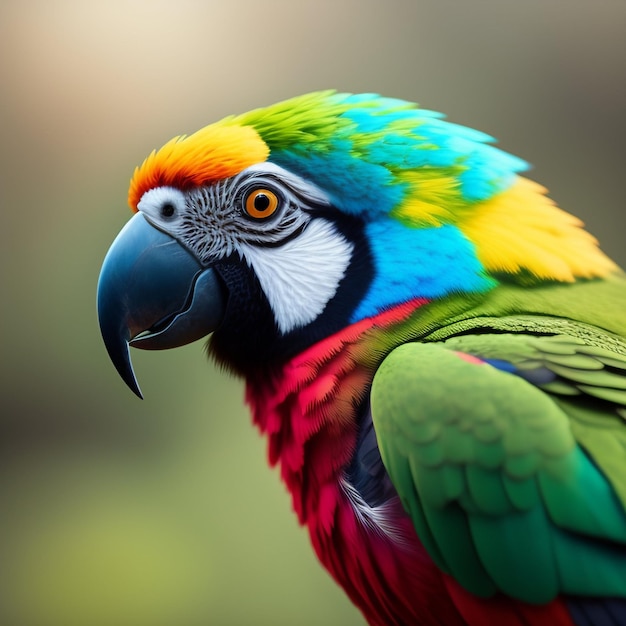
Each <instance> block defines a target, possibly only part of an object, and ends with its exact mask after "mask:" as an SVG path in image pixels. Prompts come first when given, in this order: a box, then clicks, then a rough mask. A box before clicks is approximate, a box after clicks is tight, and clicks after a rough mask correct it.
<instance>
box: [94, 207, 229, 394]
mask: <svg viewBox="0 0 626 626" xmlns="http://www.w3.org/2000/svg"><path fill="white" fill-rule="evenodd" d="M224 308H225V296H224V293H223V288H222V285H221V284H220V282H219V280H218V278H217V276H216V274H215V272H214V270H212V269H211V268H205V267H203V266H202V265H200V263H199V262H198V261H197V260H196V258H195V257H194V256H193V255H192V254H191V253H190V252H188V251H187V250H186V249H185V248H184V247H183V246H182V245H181V244H179V243H178V242H177V241H176V240H175V239H174V238H173V237H171V236H170V235H168V234H166V233H164V232H162V231H160V230H158V229H157V228H155V227H154V226H152V225H151V224H150V223H149V222H148V221H147V220H146V219H145V217H144V216H143V215H142V214H141V213H137V214H136V215H134V216H133V217H132V219H131V220H130V221H129V222H128V223H127V224H126V226H125V227H124V228H123V229H122V231H121V232H120V234H119V235H118V236H117V238H116V239H115V241H114V242H113V244H112V245H111V248H110V249H109V251H108V253H107V255H106V257H105V259H104V263H103V264H102V270H101V271H100V278H99V280H98V319H99V321H100V330H101V332H102V338H103V339H104V343H105V345H106V348H107V351H108V353H109V356H110V357H111V360H112V361H113V364H114V365H115V367H116V368H117V371H118V372H119V374H120V376H121V377H122V379H123V380H124V382H125V383H126V384H127V385H128V386H129V387H130V388H131V390H132V391H134V392H135V393H136V394H137V395H138V396H139V397H140V398H141V397H143V396H142V395H141V391H140V389H139V385H138V384H137V379H136V377H135V373H134V371H133V367H132V364H131V361H130V351H129V345H132V346H134V347H137V348H144V349H147V350H161V349H166V348H173V347H176V346H182V345H185V344H187V343H191V342H192V341H195V340H196V339H200V338H201V337H204V336H205V335H208V334H209V333H211V332H212V331H213V330H215V328H217V326H218V325H219V323H220V321H221V319H222V316H223V314H224Z"/></svg>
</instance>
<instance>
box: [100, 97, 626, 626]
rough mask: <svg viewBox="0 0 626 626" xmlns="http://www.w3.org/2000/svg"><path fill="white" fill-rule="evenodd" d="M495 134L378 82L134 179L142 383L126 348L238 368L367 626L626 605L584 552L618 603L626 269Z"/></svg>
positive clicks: (131, 304) (108, 337) (234, 134)
mask: <svg viewBox="0 0 626 626" xmlns="http://www.w3.org/2000/svg"><path fill="white" fill-rule="evenodd" d="M491 141H492V140H491V139H490V138H489V137H488V136H486V135H484V134H483V133H479V132H477V131H473V130H470V129H467V128H463V127H459V126H455V125H454V124H450V123H448V122H446V121H444V120H443V119H442V117H441V116H440V115H439V114H436V113H433V112H430V111H425V110H422V109H419V108H418V107H417V106H416V105H413V104H411V103H407V102H403V101H400V100H392V99H387V98H381V97H379V96H374V95H370V94H365V95H351V94H339V93H334V92H320V93H314V94H309V95H306V96H302V97H299V98H295V99H293V100H290V101H286V102H282V103H278V104H276V105H273V106H271V107H268V108H266V109H259V110H256V111H252V112H250V113H246V114H243V115H239V116H236V117H230V118H226V119H225V120H222V121H221V122H218V123H216V124H212V125H210V126H207V127H205V128H203V129H201V130H200V131H198V132H197V133H195V134H193V135H190V136H188V137H184V136H183V137H177V138H175V139H173V140H171V141H170V142H168V143H167V144H165V145H164V146H163V147H162V148H161V149H160V150H158V151H154V152H153V153H152V154H150V155H149V156H148V158H147V159H146V160H145V161H144V163H143V164H142V165H141V166H140V167H139V168H137V170H136V171H135V174H134V176H133V178H132V181H131V186H130V191H129V204H130V206H131V209H132V210H133V211H134V212H135V216H134V217H133V218H132V219H131V220H130V221H129V223H128V224H127V225H126V227H125V228H124V229H123V230H122V232H121V233H120V235H119V236H118V238H117V239H116V240H115V242H114V243H113V245H112V246H111V249H110V250H109V253H108V254H107V257H106V259H105V262H104V265H103V268H102V272H101V275H100V281H99V285H98V314H99V318H100V326H101V329H102V334H103V338H104V341H105V344H106V346H107V349H108V351H109V354H110V356H111V359H112V361H113V363H114V364H115V366H116V367H117V369H118V371H119V373H120V375H121V376H122V378H123V379H124V380H125V382H126V383H127V384H128V385H129V387H130V388H131V389H132V390H133V391H134V392H135V393H137V394H138V395H141V392H140V391H139V387H138V385H137V381H136V379H135V376H134V372H133V369H132V366H131V363H130V356H129V346H134V347H138V348H144V349H164V348H171V347H175V346H177V345H183V344H185V343H189V342H191V341H195V340H196V339H199V338H201V337H204V336H207V335H210V339H209V352H210V353H211V355H212V356H213V357H214V358H215V359H217V360H218V361H219V362H220V363H222V364H223V365H224V366H226V367H227V368H228V369H230V370H231V371H233V372H235V373H236V374H238V375H240V376H243V377H244V378H245V380H246V389H247V392H246V399H247V402H248V404H249V405H250V407H251V409H252V414H253V420H254V422H255V423H256V425H257V426H258V427H259V428H260V430H261V431H262V432H264V433H266V434H267V436H268V440H269V458H270V462H271V463H272V464H275V463H280V467H281V475H282V478H283V480H284V481H285V483H286V485H287V487H288V488H289V490H290V492H291V494H292V499H293V506H294V509H295V511H296V513H297V514H298V517H299V520H300V522H301V523H303V524H306V525H307V526H308V528H309V532H310V536H311V540H312V543H313V545H314V548H315V550H316V552H317V554H318V556H319V558H320V560H321V561H322V562H323V564H324V565H325V566H326V568H327V569H328V570H329V571H330V573H331V574H332V575H333V576H334V577H335V579H336V580H337V581H338V582H339V584H341V585H342V586H343V587H344V589H345V590H346V592H347V593H348V594H349V596H350V597H351V599H352V600H353V601H354V602H355V603H356V604H357V605H358V606H359V607H360V608H361V610H362V611H363V613H364V614H365V616H366V617H367V619H368V621H369V622H370V623H371V624H377V625H380V626H383V625H388V624H398V625H399V624H423V625H426V626H430V625H433V626H434V625H435V624H441V623H444V624H446V625H458V626H463V625H466V624H471V626H479V625H481V626H482V625H483V624H486V623H493V624H519V625H522V624H528V623H533V624H539V625H540V626H547V625H548V624H550V626H554V625H555V624H556V625H560V626H572V624H573V623H574V622H573V621H572V620H573V617H572V616H574V615H575V614H576V613H575V612H576V611H578V612H579V613H580V614H579V617H580V615H582V616H583V617H582V618H580V619H579V621H577V622H576V623H577V624H580V625H581V626H582V625H583V624H585V625H586V624H588V623H589V622H588V621H585V619H586V618H585V619H583V618H584V617H585V615H592V614H595V613H594V612H595V611H600V612H601V611H603V610H605V609H607V610H608V609H610V610H611V611H613V613H614V615H618V614H619V615H622V617H623V618H624V619H625V620H626V604H624V602H622V600H616V601H615V602H614V603H613V604H611V603H609V604H606V603H602V602H600V600H598V602H597V603H596V600H595V599H592V600H589V601H588V599H587V598H586V597H584V596H586V594H587V589H588V588H589V586H590V584H591V582H590V581H591V578H592V577H590V576H589V575H588V571H589V568H590V567H591V569H593V570H594V571H595V570H597V571H599V572H601V573H602V575H601V576H598V581H600V582H597V581H596V582H595V583H594V584H595V585H596V586H597V588H596V587H594V589H595V591H594V594H595V595H596V596H597V595H600V594H602V593H603V592H604V590H605V589H607V588H608V589H609V591H610V593H608V595H609V596H610V595H613V596H620V595H626V590H624V592H623V593H622V588H623V581H624V580H626V569H624V562H623V561H622V560H620V559H619V557H618V556H615V555H616V554H617V555H619V554H620V552H619V549H621V550H623V549H624V548H623V546H621V547H620V548H619V549H616V550H612V551H611V550H607V549H606V546H605V544H604V543H601V544H600V545H596V543H597V540H598V537H600V538H601V539H602V541H604V540H605V539H606V541H607V542H608V541H614V540H615V538H616V537H618V539H619V541H621V540H622V533H623V537H624V538H626V512H625V510H624V509H623V507H622V508H620V506H621V505H619V506H618V505H616V502H617V499H616V498H617V496H616V493H618V492H619V493H623V494H626V483H624V482H623V475H624V473H623V471H622V470H620V469H618V468H619V467H620V466H619V463H616V462H614V460H613V459H611V458H609V459H608V460H606V461H605V460H604V459H603V458H602V454H603V451H604V450H607V449H619V450H623V448H624V447H626V441H625V440H623V424H622V421H619V420H621V419H622V418H623V416H624V415H626V395H625V394H624V392H623V389H624V387H623V372H622V370H623V371H626V344H624V345H622V344H623V342H622V339H621V338H620V337H621V336H624V335H626V328H624V325H623V316H619V319H617V318H618V316H616V315H613V316H612V315H611V312H612V311H620V312H621V311H623V308H624V306H626V303H625V302H624V297H623V289H622V285H623V282H622V281H623V278H621V277H620V276H617V273H618V270H617V268H616V267H615V265H614V264H613V263H612V262H611V261H610V260H609V259H608V258H607V257H606V256H605V255H604V254H603V253H602V252H601V251H600V250H599V249H598V248H597V245H596V241H595V239H594V238H593V237H592V236H591V235H589V234H588V233H586V232H585V231H584V230H583V229H582V228H581V226H582V225H581V223H580V222H579V221H578V220H576V219H575V218H573V217H572V216H570V215H568V214H567V213H565V212H563V211H561V210H560V209H558V208H557V207H556V206H555V205H554V204H553V203H552V202H551V201H550V200H549V199H548V198H547V197H546V196H545V190H544V189H543V188H542V187H540V186H539V185H537V184H535V183H533V182H531V181H529V180H527V179H525V178H523V177H521V176H520V175H519V173H520V172H521V171H523V170H524V169H525V168H526V167H527V166H526V164H525V163H524V162H523V161H521V160H520V159H517V158H515V157H513V156H510V155H508V154H506V153H504V152H502V151H500V150H498V149H497V148H495V147H494V146H493V145H491ZM613 273H616V276H614V277H612V276H610V275H612V274H613ZM552 335H556V336H557V337H556V340H555V341H552V340H551V339H552V338H551V336H552ZM511 336H513V339H511ZM528 337H531V338H533V340H535V339H537V338H539V339H538V340H537V341H535V343H532V342H530V343H529V342H527V338H528ZM546 338H547V339H546ZM605 348H606V349H605ZM604 370H608V371H604ZM450 371H458V372H459V374H458V376H456V375H455V376H452V377H450V376H449V375H448V372H450ZM485 372H486V374H485ZM381 380H382V381H383V382H382V383H381V382H380V381H381ZM492 380H493V381H495V382H493V383H492V382H491V381H492ZM377 381H378V382H377ZM397 381H405V382H402V383H399V384H398V383H397ZM423 381H431V382H428V383H424V382H423ZM477 390H478V392H477ZM492 391H493V392H492ZM496 392H497V393H496ZM509 394H510V396H509ZM550 394H553V395H554V394H556V395H559V394H560V395H561V397H560V399H559V400H553V399H552V397H551V395H550ZM579 397H580V398H582V399H580V400H578V398H579ZM572 398H575V400H576V402H578V404H576V405H575V406H573V407H570V406H569V405H568V402H570V403H571V401H572V400H571V399H572ZM596 405H597V406H598V407H599V408H598V414H600V415H601V418H602V428H601V429H595V430H597V431H598V432H599V431H600V430H601V433H600V434H599V435H598V436H597V437H595V433H594V426H590V424H592V422H593V420H595V419H596V415H595V413H590V411H592V410H593V411H595V410H596ZM528 407H530V408H529V409H528V411H526V409H527V408H528ZM513 409H514V410H513ZM568 411H569V413H568ZM585 412H589V413H585ZM510 415H514V416H515V420H516V421H515V420H514V422H515V423H514V426H515V428H517V429H518V430H517V431H516V432H515V436H511V435H510V433H509V430H508V429H509V424H508V422H507V419H508V417H509V416H510ZM617 416H622V417H620V418H619V419H618V417H617ZM578 419H580V424H581V425H579V426H578V430H577V429H576V427H575V426H574V422H575V421H576V420H578ZM616 420H618V421H616ZM570 421H571V422H572V426H571V428H570ZM612 428H615V429H616V430H617V429H619V428H621V429H622V430H620V431H619V432H620V433H621V434H620V435H619V436H620V437H622V439H621V440H620V441H621V443H620V444H619V445H617V444H615V443H614V442H613V443H612V440H607V438H606V437H609V439H610V437H611V434H610V433H611V429H612ZM518 434H519V436H518ZM578 438H580V440H581V443H580V446H578V443H577V439H578ZM615 442H617V438H616V439H615ZM620 446H622V447H620ZM588 451H591V453H592V456H593V462H592V461H591V460H589V459H587V457H586V454H587V453H588ZM544 457H545V458H546V459H548V460H547V461H546V462H545V465H541V463H543V459H544ZM383 461H384V462H383ZM572 468H574V469H572ZM572 472H574V473H572ZM576 472H578V473H576ZM601 472H604V473H605V475H606V476H608V477H609V478H610V481H608V482H607V481H606V480H605V476H604V475H602V473H601ZM581 475H584V476H582V478H581ZM559 480H562V481H563V483H562V484H561V483H559V484H556V483H554V481H557V482H558V481H559ZM542 481H543V482H542ZM611 481H612V482H611ZM620 481H621V482H620ZM555 484H556V486H554V485H555ZM546 485H548V486H549V488H548V487H546ZM612 485H613V486H612ZM615 485H618V487H615ZM619 485H621V486H619ZM553 487H554V488H553ZM588 488H589V489H590V490H591V492H593V493H595V495H594V496H593V497H591V498H590V499H589V498H588V497H587V496H588V494H587V493H586V490H587V489H588ZM614 488H615V491H613V489H614ZM620 489H621V490H622V491H619V490H620ZM594 490H595V491H594ZM505 491H506V492H507V493H505ZM563 494H565V495H566V496H567V498H565V496H563ZM533 498H534V500H533ZM568 498H570V499H572V501H573V502H574V503H575V504H576V506H577V507H578V508H576V509H575V511H574V514H573V519H574V522H573V525H572V524H571V523H570V521H569V519H568V516H567V515H564V511H569V510H570V505H569V500H568ZM595 501H602V502H605V504H606V506H605V507H604V510H605V511H610V512H611V515H612V517H611V520H612V522H611V524H613V526H611V524H608V526H607V528H608V531H607V532H608V534H607V537H606V538H605V537H604V534H603V533H604V532H605V530H606V529H604V528H599V527H597V526H596V520H597V519H598V518H597V516H596V515H595V514H590V513H588V511H587V505H588V502H595ZM607 503H608V504H607ZM574 508H575V507H574ZM572 510H574V509H572ZM546 511H547V512H546ZM577 515H578V516H579V517H578V518H577V517H576V516H577ZM485 524H487V525H485ZM472 525H473V526H472ZM561 526H562V527H561ZM485 529H487V530H485ZM576 533H579V534H576ZM581 533H582V534H581ZM585 533H588V535H590V537H589V536H588V535H585ZM517 534H519V535H520V537H523V541H520V540H519V539H515V540H514V541H511V537H513V536H517ZM579 535H580V536H579ZM531 536H532V537H533V540H535V538H536V545H534V548H533V550H526V549H525V548H523V549H520V547H521V546H524V545H525V543H524V542H526V541H527V538H528V537H531ZM563 537H566V540H567V542H573V543H571V545H572V546H573V545H576V549H577V550H579V551H578V552H576V551H573V552H572V553H573V554H575V557H574V558H573V559H572V560H571V561H570V560H569V558H565V556H564V555H565V554H566V552H568V550H569V548H568V550H563V551H561V552H559V550H556V549H555V550H552V547H554V546H562V545H565V544H562V543H559V542H562V541H565V539H563ZM492 539H493V540H492ZM540 540H542V541H543V542H544V543H539V541H540ZM498 542H500V543H498ZM551 542H553V543H551ZM554 542H555V543H554ZM576 542H580V545H579V544H577V543H576ZM568 545H570V544H569V543H568ZM607 545H608V543H607ZM546 546H548V547H546ZM551 546H552V547H551ZM609 552H610V554H609ZM509 555H513V556H512V557H511V560H513V561H515V560H516V561H517V564H519V565H520V568H519V569H517V568H516V566H515V565H510V564H509V562H508V560H509ZM580 555H582V557H581V556H580ZM552 557H553V558H554V559H555V562H554V563H548V562H547V561H548V560H549V558H552ZM583 557H584V558H583ZM577 559H578V560H577ZM581 559H582V561H584V562H585V563H591V564H592V566H589V565H587V566H586V569H585V567H582V566H581V565H580V564H581V562H582V561H581ZM522 565H523V568H522ZM519 572H522V574H520V573H519ZM616 572H617V574H616ZM603 576H604V578H603ZM606 581H608V582H606ZM605 582H606V584H605ZM559 585H560V586H559ZM603 585H605V586H604V587H603ZM606 585H608V587H607V586H606ZM562 597H567V598H568V599H567V602H569V605H567V606H569V607H570V608H569V609H568V608H567V606H566V602H565V600H562V599H561V598H562ZM594 603H595V604H594ZM607 607H608V608H607ZM620 623H621V622H620ZM624 623H626V622H624Z"/></svg>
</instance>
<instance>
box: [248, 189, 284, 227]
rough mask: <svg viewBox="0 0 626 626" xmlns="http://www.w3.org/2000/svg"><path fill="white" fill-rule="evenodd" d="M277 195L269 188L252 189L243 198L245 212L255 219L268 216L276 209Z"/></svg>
mask: <svg viewBox="0 0 626 626" xmlns="http://www.w3.org/2000/svg"><path fill="white" fill-rule="evenodd" d="M278 204H279V202H278V196H277V195H276V194H275V193H274V192H273V191H270V190H269V189H252V190H251V191H249V192H248V193H247V194H246V196H245V199H244V209H245V211H246V213H247V214H248V215H249V216H250V217H252V218H254V219H257V220H262V219H265V218H268V217H270V216H272V215H274V213H276V210H277V209H278Z"/></svg>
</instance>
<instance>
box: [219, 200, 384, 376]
mask: <svg viewBox="0 0 626 626" xmlns="http://www.w3.org/2000/svg"><path fill="white" fill-rule="evenodd" d="M330 215H332V217H333V222H334V224H335V227H336V228H337V230H338V231H339V232H340V233H341V234H342V235H343V236H344V237H346V239H348V240H349V241H350V242H352V243H353V244H354V251H353V255H352V258H351V260H350V264H349V266H348V269H347V270H346V274H345V276H344V277H343V279H342V280H341V282H340V283H339V287H338V290H337V293H336V294H335V296H334V297H333V298H332V299H331V300H330V301H329V302H328V304H327V305H326V307H325V308H324V310H323V311H322V313H321V314H320V315H319V316H318V317H317V318H316V319H315V320H314V321H313V322H311V323H310V324H307V325H306V326H304V327H301V328H295V329H294V330H292V331H290V332H288V333H286V334H282V333H281V332H280V330H279V328H278V326H277V324H276V321H275V319H274V314H273V312H272V309H271V307H270V304H269V302H268V299H267V297H266V296H265V294H264V293H263V290H262V289H261V285H260V284H259V281H258V279H257V277H256V275H255V274H254V271H253V270H252V269H251V268H250V267H249V266H248V265H247V264H246V263H245V261H242V260H241V259H239V257H238V256H231V257H229V258H227V259H224V260H222V261H220V262H219V263H218V264H216V265H215V270H216V272H217V273H218V275H219V276H220V278H221V280H222V281H223V283H224V285H225V287H226V291H227V293H228V302H227V305H226V313H225V316H224V320H223V322H222V324H221V325H220V327H219V328H218V329H217V330H216V331H215V332H214V333H213V335H212V337H211V338H210V340H209V344H208V350H209V353H210V354H211V355H212V356H213V357H214V358H215V359H216V361H217V362H218V363H220V364H221V365H222V366H224V367H225V368H226V369H229V370H231V371H233V372H234V373H235V374H238V375H240V376H245V377H249V376H259V375H261V376H263V375H266V374H267V373H268V372H271V371H272V370H273V369H275V368H280V366H281V365H283V364H284V363H285V362H287V361H288V360H289V359H290V358H293V357H294V356H295V355H296V354H298V353H299V352H301V351H303V350H304V349H306V348H308V347H309V346H311V345H313V344H314V343H316V342H318V341H320V340H322V339H323V338H325V337H328V336H330V335H332V334H333V333H335V332H337V331H339V330H341V329H342V328H345V327H346V326H348V325H349V324H350V317H351V315H352V312H353V311H354V310H355V309H356V307H357V306H358V304H359V302H360V301H361V300H362V298H363V297H364V296H365V294H366V292H367V289H368V287H369V285H370V283H371V280H372V278H373V262H372V256H371V253H370V250H369V246H368V244H367V239H366V237H365V235H364V229H363V223H362V222H361V221H360V220H359V219H358V218H355V217H351V216H345V215H343V214H340V213H338V212H337V213H334V212H325V217H326V218H328V217H329V216H330Z"/></svg>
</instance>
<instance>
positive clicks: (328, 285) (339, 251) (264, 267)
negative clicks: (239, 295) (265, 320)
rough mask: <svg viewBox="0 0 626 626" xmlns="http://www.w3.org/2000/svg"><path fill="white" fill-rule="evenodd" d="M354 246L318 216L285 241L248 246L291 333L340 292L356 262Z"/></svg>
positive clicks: (252, 262)
mask: <svg viewBox="0 0 626 626" xmlns="http://www.w3.org/2000/svg"><path fill="white" fill-rule="evenodd" d="M352 250H353V245H352V244H351V243H350V242H349V241H348V240H347V239H346V238H345V237H343V235H341V234H340V233H338V232H337V230H336V229H335V227H334V226H333V224H332V223H331V222H328V221H326V220H324V219H321V218H318V219H313V220H311V221H310V222H309V224H308V225H307V227H306V228H305V229H304V231H303V232H302V233H300V235H298V236H297V237H296V238H295V239H292V240H291V241H287V242H286V243H285V244H283V245H282V246H279V247H276V248H272V247H254V246H250V245H246V246H242V248H241V253H242V254H243V256H244V258H245V259H246V261H247V262H248V264H249V265H250V266H251V267H252V269H253V270H254V272H255V274H256V276H257V278H258V280H259V283H260V284H261V288H262V289H263V291H264V293H265V296H266V297H267V299H268V301H269V304H270V306H271V308H272V311H273V313H274V317H275V319H276V323H277V325H278V328H279V329H280V331H281V332H282V333H288V332H289V331H290V330H293V329H294V328H298V327H302V326H306V325H307V324H309V323H310V322H312V321H313V320H314V319H315V318H316V317H317V316H318V315H320V313H321V312H322V311H323V310H324V308H325V306H326V304H327V303H328V301H329V300H331V299H332V298H333V297H334V295H335V294H336V293H337V288H338V287H339V283H340V282H341V279H342V278H343V277H344V276H345V273H346V269H347V268H348V265H349V263H350V258H351V256H352Z"/></svg>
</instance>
